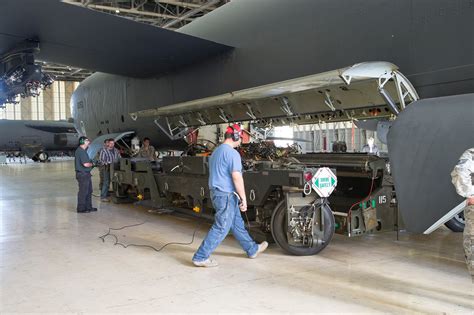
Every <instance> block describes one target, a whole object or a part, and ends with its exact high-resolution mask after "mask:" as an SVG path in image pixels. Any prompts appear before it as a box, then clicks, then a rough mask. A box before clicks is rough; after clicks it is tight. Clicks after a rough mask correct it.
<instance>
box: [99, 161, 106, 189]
mask: <svg viewBox="0 0 474 315" xmlns="http://www.w3.org/2000/svg"><path fill="white" fill-rule="evenodd" d="M105 170H106V168H105V165H101V166H99V191H102V186H103V185H104V178H105V174H104V173H105Z"/></svg>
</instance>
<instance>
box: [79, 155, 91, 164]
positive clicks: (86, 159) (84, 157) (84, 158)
mask: <svg viewBox="0 0 474 315" xmlns="http://www.w3.org/2000/svg"><path fill="white" fill-rule="evenodd" d="M80 159H81V164H82V165H84V167H92V162H91V159H90V158H89V156H88V155H87V153H84V154H81V155H80Z"/></svg>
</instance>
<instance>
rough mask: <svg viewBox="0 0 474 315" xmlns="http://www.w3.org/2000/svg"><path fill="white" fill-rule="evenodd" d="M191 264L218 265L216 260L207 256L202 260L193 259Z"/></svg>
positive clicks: (198, 265) (201, 265)
mask: <svg viewBox="0 0 474 315" xmlns="http://www.w3.org/2000/svg"><path fill="white" fill-rule="evenodd" d="M193 264H194V266H196V267H217V266H219V264H218V263H217V261H216V260H214V259H211V258H208V259H206V260H203V261H194V260H193Z"/></svg>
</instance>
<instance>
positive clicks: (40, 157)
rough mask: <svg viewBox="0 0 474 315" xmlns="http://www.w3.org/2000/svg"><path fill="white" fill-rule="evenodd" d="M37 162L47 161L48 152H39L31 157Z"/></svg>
mask: <svg viewBox="0 0 474 315" xmlns="http://www.w3.org/2000/svg"><path fill="white" fill-rule="evenodd" d="M31 159H32V160H33V161H35V162H41V163H46V162H47V161H48V159H49V155H48V153H46V152H39V153H37V154H36V155H35V156H33V157H32V158H31Z"/></svg>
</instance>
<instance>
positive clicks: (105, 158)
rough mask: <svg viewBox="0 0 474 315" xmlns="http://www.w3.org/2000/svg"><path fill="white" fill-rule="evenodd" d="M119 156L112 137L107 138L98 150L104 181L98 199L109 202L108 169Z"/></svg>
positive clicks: (109, 169)
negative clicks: (103, 145)
mask: <svg viewBox="0 0 474 315" xmlns="http://www.w3.org/2000/svg"><path fill="white" fill-rule="evenodd" d="M119 158H120V152H119V150H117V149H116V148H115V141H114V139H107V140H106V145H105V147H103V148H102V149H101V150H100V152H99V161H100V164H101V165H102V168H103V172H104V173H103V175H104V182H103V183H102V188H101V192H100V200H101V201H104V202H109V201H110V199H109V198H108V194H109V186H110V171H111V168H112V167H113V164H114V163H115V162H116V161H118V159H119Z"/></svg>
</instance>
